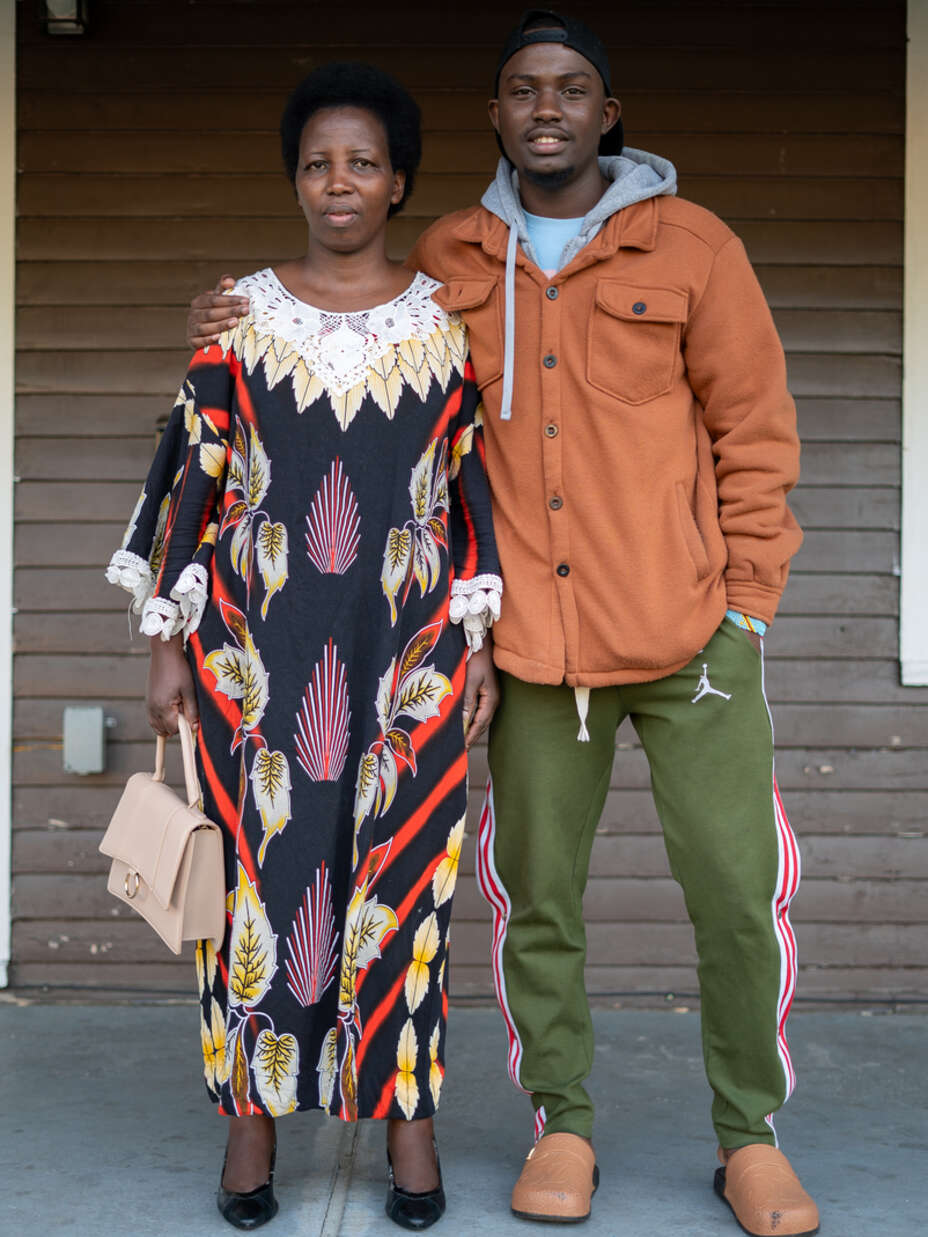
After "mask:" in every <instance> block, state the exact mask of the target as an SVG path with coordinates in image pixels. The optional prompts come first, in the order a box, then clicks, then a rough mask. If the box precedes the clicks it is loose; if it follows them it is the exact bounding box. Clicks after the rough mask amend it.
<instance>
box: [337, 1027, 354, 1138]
mask: <svg viewBox="0 0 928 1237" xmlns="http://www.w3.org/2000/svg"><path fill="white" fill-rule="evenodd" d="M341 1081H342V1101H343V1103H344V1106H345V1107H344V1112H343V1113H342V1116H343V1117H344V1118H345V1120H346V1121H357V1119H358V1067H357V1065H356V1063H355V1055H354V1041H353V1040H352V1038H351V1036H350V1035H349V1037H348V1043H347V1045H346V1047H345V1058H344V1060H343V1061H342V1074H341Z"/></svg>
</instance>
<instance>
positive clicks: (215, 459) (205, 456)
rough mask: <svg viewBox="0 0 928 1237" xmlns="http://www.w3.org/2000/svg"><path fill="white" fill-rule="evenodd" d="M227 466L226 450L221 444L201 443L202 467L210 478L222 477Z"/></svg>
mask: <svg viewBox="0 0 928 1237" xmlns="http://www.w3.org/2000/svg"><path fill="white" fill-rule="evenodd" d="M225 466H226V449H225V447H224V446H222V445H221V444H220V443H216V442H202V443H200V467H201V468H202V469H203V471H204V472H205V473H206V474H207V476H210V477H216V478H219V477H221V476H222V473H223V469H224V468H225Z"/></svg>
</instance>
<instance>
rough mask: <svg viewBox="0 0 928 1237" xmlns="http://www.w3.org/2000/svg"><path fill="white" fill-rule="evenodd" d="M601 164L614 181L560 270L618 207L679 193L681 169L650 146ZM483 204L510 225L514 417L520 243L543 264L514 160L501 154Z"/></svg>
mask: <svg viewBox="0 0 928 1237" xmlns="http://www.w3.org/2000/svg"><path fill="white" fill-rule="evenodd" d="M599 169H600V171H601V172H602V174H603V176H604V177H605V178H606V179H607V180H608V181H609V185H608V187H607V189H606V191H605V192H604V193H603V196H602V197H601V198H600V199H599V201H598V202H597V203H596V205H595V206H594V207H593V209H592V210H590V211H588V212H587V214H586V215H585V216H584V218H583V222H582V223H581V225H580V231H579V232H578V233H577V235H576V236H575V237H574V238H573V240H571V241H569V242H568V243H567V244H566V245H565V246H564V250H563V252H562V253H561V260H560V262H559V263H558V268H557V269H558V270H563V268H564V267H565V266H566V265H567V264H568V262H571V261H572V260H573V259H574V258H575V257H576V256H577V254H578V253H579V252H580V250H581V249H583V248H584V246H586V245H588V244H589V243H590V241H591V240H592V239H593V237H594V236H595V235H596V234H597V232H598V231H599V230H600V228H601V227H602V226H603V224H604V223H605V222H606V220H607V219H609V218H611V217H612V216H613V215H614V214H616V213H617V212H618V211H620V210H623V209H624V208H625V207H626V206H631V205H632V204H633V203H635V202H643V201H645V199H646V198H656V197H660V196H661V195H662V194H669V195H672V194H675V193H676V192H677V171H676V168H675V167H674V166H673V164H672V163H671V162H670V160H669V159H662V158H661V157H660V155H650V154H648V152H647V151H645V150H634V149H633V148H632V147H630V146H626V147H625V150H624V151H623V153H622V154H621V155H610V156H608V157H606V158H602V159H600V160H599ZM481 205H482V206H483V207H484V208H485V209H486V210H488V211H489V212H490V213H491V214H493V215H496V216H497V218H499V219H502V221H503V223H505V224H506V226H507V227H508V228H509V244H508V246H507V249H506V279H505V327H504V331H503V403H502V408H501V410H500V419H501V420H503V421H508V420H510V418H511V417H512V385H513V367H514V363H515V341H516V250H517V249H518V247H519V245H521V246H522V249H523V252H524V253H525V254H526V256H527V257H529V258H530V259H531V260H532V261H533V262H534V263H535V265H536V266H537V265H539V263H538V257H537V255H536V253H535V251H534V249H533V248H532V242H531V240H530V239H529V235H528V228H527V227H526V225H525V211H524V209H523V207H522V202H521V200H520V199H519V174H518V172H517V171H516V170H515V168H514V167H513V166H512V164H511V163H510V162H509V160H508V159H500V161H499V164H498V165H497V168H496V178H495V179H494V180H493V182H492V183H491V184H490V186H489V188H488V189H487V191H486V193H485V194H484V195H483V197H482V198H481Z"/></svg>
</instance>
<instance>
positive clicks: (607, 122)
mask: <svg viewBox="0 0 928 1237" xmlns="http://www.w3.org/2000/svg"><path fill="white" fill-rule="evenodd" d="M621 115H622V104H621V103H620V102H619V101H618V99H613V98H612V96H611V95H610V96H609V98H607V99H604V100H603V127H602V129H601V130H600V132H601V133H608V132H609V130H610V129H613V128H615V126H616V125H617V124H618V121H619V117H620V116H621Z"/></svg>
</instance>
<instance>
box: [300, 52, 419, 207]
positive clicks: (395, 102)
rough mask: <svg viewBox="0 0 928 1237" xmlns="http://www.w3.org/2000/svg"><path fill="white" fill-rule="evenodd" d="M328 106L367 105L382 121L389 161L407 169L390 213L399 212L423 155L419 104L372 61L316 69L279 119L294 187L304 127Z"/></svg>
mask: <svg viewBox="0 0 928 1237" xmlns="http://www.w3.org/2000/svg"><path fill="white" fill-rule="evenodd" d="M324 107H360V108H364V110H365V111H368V112H371V113H372V114H373V115H374V116H376V117H377V118H378V119H379V120H380V121H381V122H382V123H383V127H384V128H385V129H386V131H387V147H388V150H389V152H390V165H391V167H392V168H393V170H394V172H405V173H406V185H405V187H404V189H403V196H402V198H401V199H400V201H399V202H396V203H393V204H391V206H390V209H389V211H388V215H395V214H396V212H397V211H398V210H401V209H402V207H403V205H404V203H405V202H406V199H407V198H408V197H409V195H410V194H411V193H412V187H413V183H414V181H415V178H416V171H417V170H418V167H419V161H420V159H421V158H422V130H421V118H420V112H419V105H418V103H416V101H415V99H414V98H413V97H412V95H410V94H409V92H408V91H406V90H404V89H403V87H402V86H401V85H400V84H399V82H397V81H394V79H393V78H392V77H391V76H390V75H389V73H384V72H383V70H382V69H377V68H375V67H374V66H373V65H371V64H361V63H360V62H358V61H347V60H346V61H336V62H334V63H333V64H324V65H321V66H320V67H319V68H318V69H314V70H313V71H312V73H310V75H309V76H308V77H304V78H303V80H302V81H301V82H300V84H299V85H298V86H297V87H296V89H295V90H294V91H293V93H292V94H291V95H290V98H289V99H288V100H287V103H286V106H285V107H284V111H283V115H282V116H281V118H280V148H281V153H282V154H283V158H284V167H285V168H286V170H287V175H288V177H289V178H290V183H291V185H292V184H295V183H296V169H297V164H298V162H299V156H300V137H301V135H302V133H303V128H304V126H305V124H306V122H307V120H309V118H310V116H312V115H313V114H314V113H315V112H318V111H319V110H320V109H321V108H324Z"/></svg>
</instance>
